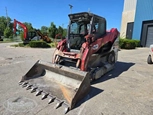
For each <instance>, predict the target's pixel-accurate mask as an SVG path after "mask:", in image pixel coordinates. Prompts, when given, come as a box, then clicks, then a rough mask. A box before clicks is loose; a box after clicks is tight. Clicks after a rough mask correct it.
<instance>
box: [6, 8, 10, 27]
mask: <svg viewBox="0 0 153 115" xmlns="http://www.w3.org/2000/svg"><path fill="white" fill-rule="evenodd" d="M5 11H6V20H7V27H9V23H8V13H7V7H5Z"/></svg>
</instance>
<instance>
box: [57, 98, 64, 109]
mask: <svg viewBox="0 0 153 115" xmlns="http://www.w3.org/2000/svg"><path fill="white" fill-rule="evenodd" d="M57 101H58V103H57V104H56V107H55V108H56V109H58V108H59V107H60V106H62V104H63V103H64V101H59V100H57Z"/></svg>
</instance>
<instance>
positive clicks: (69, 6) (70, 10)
mask: <svg viewBox="0 0 153 115" xmlns="http://www.w3.org/2000/svg"><path fill="white" fill-rule="evenodd" d="M69 7H70V14H72V8H73V6H72V5H71V4H69Z"/></svg>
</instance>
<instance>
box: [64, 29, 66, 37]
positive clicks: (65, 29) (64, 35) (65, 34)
mask: <svg viewBox="0 0 153 115" xmlns="http://www.w3.org/2000/svg"><path fill="white" fill-rule="evenodd" d="M66 34H67V29H63V36H64V37H66Z"/></svg>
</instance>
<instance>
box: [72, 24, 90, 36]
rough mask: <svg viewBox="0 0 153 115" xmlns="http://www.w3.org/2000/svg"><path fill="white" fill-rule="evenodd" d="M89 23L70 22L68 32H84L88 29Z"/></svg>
mask: <svg viewBox="0 0 153 115" xmlns="http://www.w3.org/2000/svg"><path fill="white" fill-rule="evenodd" d="M89 26H90V24H89V23H87V22H72V23H71V25H70V34H85V33H87V32H88V30H89Z"/></svg>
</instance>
